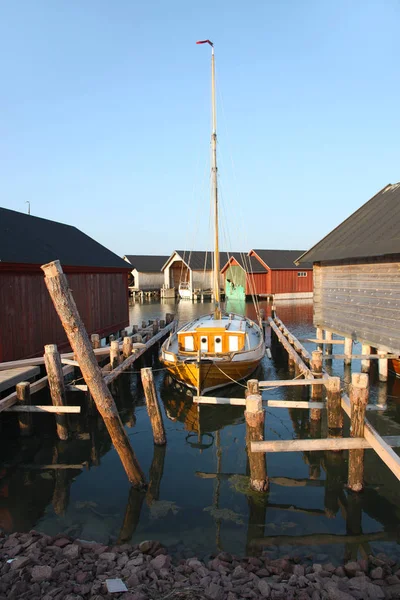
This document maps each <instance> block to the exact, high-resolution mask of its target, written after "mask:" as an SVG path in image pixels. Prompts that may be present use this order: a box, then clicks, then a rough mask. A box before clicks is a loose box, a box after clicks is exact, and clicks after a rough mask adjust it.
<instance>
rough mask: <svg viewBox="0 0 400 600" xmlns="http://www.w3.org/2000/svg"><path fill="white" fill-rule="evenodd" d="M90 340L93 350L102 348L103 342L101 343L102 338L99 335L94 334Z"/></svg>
mask: <svg viewBox="0 0 400 600" xmlns="http://www.w3.org/2000/svg"><path fill="white" fill-rule="evenodd" d="M90 340H91V342H92V348H93V349H96V348H100V346H101V341H100V336H99V334H98V333H92V335H91V336H90Z"/></svg>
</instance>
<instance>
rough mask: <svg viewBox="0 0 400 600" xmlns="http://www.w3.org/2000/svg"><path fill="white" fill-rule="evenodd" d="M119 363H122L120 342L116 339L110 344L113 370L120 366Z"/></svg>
mask: <svg viewBox="0 0 400 600" xmlns="http://www.w3.org/2000/svg"><path fill="white" fill-rule="evenodd" d="M119 363H120V353H119V342H117V340H114V341H113V342H111V345H110V365H111V370H113V369H115V368H116V367H118V365H119Z"/></svg>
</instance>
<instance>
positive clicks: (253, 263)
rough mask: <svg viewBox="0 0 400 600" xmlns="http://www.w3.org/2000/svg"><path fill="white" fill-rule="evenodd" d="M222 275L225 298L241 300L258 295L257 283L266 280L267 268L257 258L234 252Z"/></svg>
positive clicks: (223, 266) (222, 270) (224, 266)
mask: <svg viewBox="0 0 400 600" xmlns="http://www.w3.org/2000/svg"><path fill="white" fill-rule="evenodd" d="M221 275H223V277H224V280H225V296H226V298H227V299H228V298H230V299H241V298H245V297H246V296H250V295H252V294H254V293H256V286H257V282H258V284H259V287H260V283H261V282H262V281H263V280H264V279H266V276H267V269H266V267H265V266H264V265H263V264H262V263H261V262H260V261H259V260H258V259H257V258H256V257H255V256H249V255H248V254H245V253H242V252H233V253H232V254H231V255H230V257H229V260H228V261H227V262H226V263H225V264H224V265H222V269H221Z"/></svg>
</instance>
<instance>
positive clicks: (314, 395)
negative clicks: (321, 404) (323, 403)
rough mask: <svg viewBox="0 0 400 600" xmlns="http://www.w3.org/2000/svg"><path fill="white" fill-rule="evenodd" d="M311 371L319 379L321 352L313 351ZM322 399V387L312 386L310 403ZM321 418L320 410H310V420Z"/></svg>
mask: <svg viewBox="0 0 400 600" xmlns="http://www.w3.org/2000/svg"><path fill="white" fill-rule="evenodd" d="M311 371H312V372H313V375H314V376H315V377H316V378H318V379H319V376H320V374H322V352H321V350H314V351H313V353H312V358H311ZM321 398H322V386H321V385H313V386H312V388H311V401H315V400H321ZM320 418H321V410H320V409H319V408H312V409H311V410H310V419H311V420H313V421H318V420H319V419H320Z"/></svg>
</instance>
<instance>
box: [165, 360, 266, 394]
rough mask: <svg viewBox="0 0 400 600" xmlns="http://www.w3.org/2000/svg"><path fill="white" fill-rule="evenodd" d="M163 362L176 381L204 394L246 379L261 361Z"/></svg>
mask: <svg viewBox="0 0 400 600" xmlns="http://www.w3.org/2000/svg"><path fill="white" fill-rule="evenodd" d="M161 362H162V363H163V365H164V366H165V367H166V369H167V370H168V372H169V373H170V375H171V376H172V377H173V378H174V379H176V380H178V381H180V382H181V383H183V384H185V385H187V386H188V387H191V388H193V389H195V390H198V389H199V390H200V393H204V392H209V391H211V390H214V389H217V388H219V387H223V386H226V385H229V384H231V383H236V382H237V381H240V380H242V379H246V377H249V376H250V375H251V374H252V373H253V372H254V371H255V369H256V368H257V366H258V364H259V362H260V361H259V360H251V361H250V360H249V361H244V360H243V361H218V362H211V361H209V362H207V361H203V362H201V363H197V362H183V361H176V362H174V363H172V362H168V361H165V360H163V359H162V358H161Z"/></svg>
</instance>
